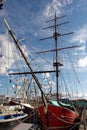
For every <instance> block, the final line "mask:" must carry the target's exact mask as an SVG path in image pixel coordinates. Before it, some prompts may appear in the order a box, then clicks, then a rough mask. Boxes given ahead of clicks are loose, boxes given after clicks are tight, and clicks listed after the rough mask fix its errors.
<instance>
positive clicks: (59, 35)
mask: <svg viewBox="0 0 87 130" xmlns="http://www.w3.org/2000/svg"><path fill="white" fill-rule="evenodd" d="M69 34H73V32H69V33H64V34H60V33H56V34H54V35H53V36H51V37H46V38H42V39H40V40H46V39H50V38H55V37H56V38H57V37H61V36H64V35H69Z"/></svg>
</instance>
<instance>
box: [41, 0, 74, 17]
mask: <svg viewBox="0 0 87 130" xmlns="http://www.w3.org/2000/svg"><path fill="white" fill-rule="evenodd" d="M72 2H73V0H63V1H61V0H52V2H51V3H50V4H47V6H46V8H45V11H44V13H43V14H44V16H45V17H51V16H54V13H55V12H56V14H57V15H60V14H62V7H64V6H67V4H68V5H69V4H71V3H72Z"/></svg>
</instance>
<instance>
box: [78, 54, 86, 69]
mask: <svg viewBox="0 0 87 130" xmlns="http://www.w3.org/2000/svg"><path fill="white" fill-rule="evenodd" d="M78 66H79V67H87V56H85V57H84V58H81V59H79V60H78Z"/></svg>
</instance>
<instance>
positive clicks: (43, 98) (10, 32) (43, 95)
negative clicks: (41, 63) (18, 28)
mask: <svg viewBox="0 0 87 130" xmlns="http://www.w3.org/2000/svg"><path fill="white" fill-rule="evenodd" d="M4 23H5V25H6V27H7V29H8V32H9V34H10V36H11V37H12V39H13V40H14V43H15V45H16V47H17V48H18V50H19V51H20V53H21V55H22V56H23V58H24V60H25V62H26V64H27V66H28V68H29V69H30V71H31V75H32V77H33V78H34V80H35V82H36V84H37V86H38V87H39V89H40V91H41V96H42V100H43V103H44V106H45V107H47V100H46V97H45V94H44V92H43V90H42V86H41V84H40V82H39V80H38V78H37V77H36V75H35V74H34V71H33V69H32V68H31V66H30V64H29V62H28V60H27V59H26V57H25V55H24V53H23V51H22V49H21V48H20V46H19V42H18V39H17V38H16V37H15V35H14V34H13V32H12V30H11V28H10V27H9V25H8V23H7V21H6V19H4Z"/></svg>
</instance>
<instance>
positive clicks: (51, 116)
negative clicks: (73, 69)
mask: <svg viewBox="0 0 87 130" xmlns="http://www.w3.org/2000/svg"><path fill="white" fill-rule="evenodd" d="M63 17H65V16H61V17H56V14H55V18H54V19H52V20H49V21H53V20H54V25H53V26H50V27H46V28H43V29H48V28H51V27H54V28H55V32H54V34H53V36H51V37H47V38H43V39H41V40H46V39H50V38H54V40H55V46H56V48H55V49H54V50H47V51H42V52H40V53H45V52H49V51H56V62H54V63H53V65H54V66H55V68H56V86H57V101H54V102H55V103H54V104H56V105H53V104H52V101H51V102H50V103H48V105H47V107H44V105H42V106H40V107H39V108H38V112H39V117H40V119H41V122H42V124H43V127H44V129H51V130H54V129H57V130H60V129H62V130H69V129H70V128H71V129H72V128H74V129H75V128H76V130H77V129H78V125H77V127H75V125H76V124H75V123H76V122H79V114H78V113H77V111H75V110H74V111H73V110H72V109H71V107H68V105H66V104H62V103H61V102H60V101H59V92H58V91H59V90H58V76H59V67H60V66H63V64H62V63H61V62H59V61H58V50H60V49H61V50H62V49H67V48H74V47H77V46H73V47H66V48H59V49H58V47H57V39H58V37H61V36H64V35H69V34H72V33H73V32H70V33H66V34H60V33H59V32H58V31H57V26H60V25H62V24H66V23H68V22H64V23H61V24H57V23H56V20H57V19H60V18H63ZM49 21H47V22H49Z"/></svg>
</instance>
